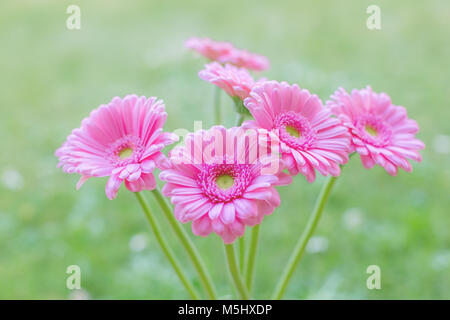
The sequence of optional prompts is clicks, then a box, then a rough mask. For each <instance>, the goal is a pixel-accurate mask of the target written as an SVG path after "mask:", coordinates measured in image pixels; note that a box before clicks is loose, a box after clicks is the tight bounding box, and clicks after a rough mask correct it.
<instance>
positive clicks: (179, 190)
mask: <svg viewBox="0 0 450 320" xmlns="http://www.w3.org/2000/svg"><path fill="white" fill-rule="evenodd" d="M252 131H253V133H254V134H253V135H248V134H247V135H246V133H245V132H244V130H243V129H242V128H237V127H234V128H231V129H225V128H224V127H222V126H215V127H212V128H211V129H210V130H208V131H204V130H203V131H197V132H195V133H193V134H189V135H188V136H187V137H186V138H185V143H184V146H179V147H176V148H175V149H173V150H172V151H171V152H170V155H169V157H170V162H171V167H170V168H168V169H165V170H163V171H162V172H161V174H160V176H159V177H160V179H161V180H163V181H166V182H167V183H166V184H165V185H164V188H163V190H162V191H163V194H164V195H165V196H168V197H171V201H172V203H173V204H174V206H175V211H174V212H175V217H176V218H177V219H178V220H179V221H181V222H182V223H186V222H188V221H192V231H193V232H194V234H196V235H200V236H207V235H209V234H210V233H211V232H215V233H217V234H218V235H220V237H222V239H223V241H224V242H225V243H231V242H233V241H234V240H235V239H236V237H239V236H242V235H243V234H244V232H245V226H246V225H248V226H253V225H255V224H258V223H260V222H261V220H262V219H263V217H264V215H267V214H271V213H272V212H273V210H274V208H275V207H277V206H279V204H280V197H279V194H278V192H277V191H276V190H275V188H274V186H276V185H285V184H288V183H290V182H291V178H290V176H289V175H287V174H285V173H282V172H281V170H282V168H283V167H282V162H281V161H280V159H279V155H278V154H277V153H276V152H271V148H272V146H271V143H275V142H273V141H276V140H275V138H276V137H274V136H271V135H270V134H269V133H268V132H267V131H265V130H252ZM246 137H247V138H246ZM271 139H272V140H271ZM267 150H269V152H265V151H267Z"/></svg>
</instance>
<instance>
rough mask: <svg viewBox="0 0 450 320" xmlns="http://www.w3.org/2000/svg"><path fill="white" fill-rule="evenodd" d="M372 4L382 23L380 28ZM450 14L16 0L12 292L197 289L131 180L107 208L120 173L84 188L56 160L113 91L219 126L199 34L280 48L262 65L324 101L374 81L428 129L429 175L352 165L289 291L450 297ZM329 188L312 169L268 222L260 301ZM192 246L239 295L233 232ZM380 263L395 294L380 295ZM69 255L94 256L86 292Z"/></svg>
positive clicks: (8, 39) (5, 183)
mask: <svg viewBox="0 0 450 320" xmlns="http://www.w3.org/2000/svg"><path fill="white" fill-rule="evenodd" d="M70 4H77V5H79V6H80V8H81V29H80V30H68V29H67V28H66V19H67V18H68V16H69V15H68V14H67V13H66V8H67V6H68V5H70ZM371 4H376V5H379V6H380V8H381V19H382V20H381V26H382V29H381V30H368V29H367V27H366V19H367V17H368V14H367V13H366V8H367V6H368V5H371ZM449 15H450V2H449V1H446V0H442V1H414V2H412V1H395V2H394V1H375V0H371V1H361V0H355V1H339V2H338V1H299V0H293V1H276V2H275V1H261V0H260V1H239V0H229V1H226V2H223V1H222V2H214V1H188V0H180V1H145V2H144V1H127V2H123V1H31V0H29V1H2V2H1V4H0V40H1V41H0V107H1V116H0V135H1V137H2V139H1V141H2V142H1V144H2V152H1V153H0V298H26V299H74V298H91V299H110V298H114V299H115V298H118V299H125V298H132V299H157V298H188V295H187V294H186V292H185V291H184V289H183V287H182V286H181V284H180V282H179V281H178V279H177V278H176V276H175V274H174V272H173V271H172V269H171V268H170V265H169V264H168V262H167V261H166V259H165V257H164V256H163V255H162V254H161V251H160V250H159V248H158V246H157V243H156V241H155V239H154V237H153V235H152V234H151V233H150V232H149V228H148V227H147V224H146V221H145V218H144V215H143V214H142V212H141V209H140V208H139V206H138V204H137V202H136V200H135V198H134V196H133V195H132V194H131V193H129V192H127V191H126V190H125V188H124V187H122V188H121V190H120V192H119V195H118V197H117V199H116V200H114V201H109V200H108V199H107V198H106V197H105V194H104V186H105V182H106V179H91V180H90V181H88V182H87V183H86V184H85V185H84V186H83V188H82V189H81V190H80V191H76V190H75V183H76V181H77V179H78V177H77V176H75V175H67V174H64V173H63V172H62V171H61V170H59V169H57V168H56V164H57V160H56V158H55V157H54V155H53V153H54V151H55V149H56V148H57V147H59V146H60V144H61V143H62V142H63V141H64V139H65V137H66V136H67V135H68V134H69V133H70V132H71V130H72V129H73V128H75V127H78V126H79V125H80V122H81V120H82V119H83V118H84V117H85V116H87V115H88V114H89V112H90V111H91V110H92V109H93V108H96V107H97V106H98V105H99V104H101V103H107V102H109V101H110V100H111V98H112V97H113V96H115V95H119V96H123V95H125V94H128V93H136V94H139V95H147V96H152V95H155V96H158V97H161V98H163V99H164V100H165V102H166V107H167V111H168V113H169V117H168V122H167V125H166V129H167V130H174V129H177V128H186V129H188V130H192V129H193V121H194V120H202V121H203V124H204V127H205V128H207V127H209V126H210V125H211V124H212V119H213V115H212V108H211V103H212V100H213V87H212V85H210V84H208V83H206V82H204V81H202V80H200V79H199V78H198V77H197V72H198V71H199V70H200V69H201V68H202V65H203V64H204V62H205V61H204V60H203V59H202V58H199V57H197V56H195V55H194V54H192V53H190V52H187V51H186V50H185V49H184V48H183V42H184V40H185V39H186V38H188V37H190V36H194V35H195V36H208V37H211V38H213V39H217V40H227V41H231V42H233V43H234V44H235V45H236V46H237V47H241V48H246V49H248V50H251V51H253V52H257V53H261V54H264V55H266V56H267V57H269V59H270V60H271V64H272V66H271V69H270V70H269V71H268V72H265V73H263V74H261V75H262V76H265V77H267V78H270V79H276V80H286V81H288V82H291V83H293V82H296V83H298V84H299V85H300V86H301V87H305V88H308V89H309V90H310V91H312V92H314V93H317V94H318V95H319V96H320V97H321V98H322V99H323V100H324V101H326V99H327V98H328V96H329V95H330V94H331V93H332V92H333V91H334V90H335V89H336V88H337V87H338V86H343V87H344V88H346V89H352V88H354V87H355V88H361V87H364V86H366V85H367V84H370V85H371V86H372V87H373V88H374V90H375V91H385V92H387V93H389V94H390V95H391V97H392V99H393V102H394V103H395V104H398V105H403V106H405V107H406V108H407V109H408V112H409V116H410V117H412V118H415V119H417V121H418V122H419V124H420V127H421V130H420V132H419V134H418V137H419V138H420V139H422V140H423V141H425V143H426V145H427V148H426V149H425V150H424V152H423V153H422V154H423V162H422V163H420V164H414V171H413V173H405V172H403V171H402V172H400V173H399V175H398V176H397V177H391V176H389V175H388V174H387V173H385V171H384V170H383V169H381V168H379V167H377V168H374V169H373V170H370V171H367V170H365V169H363V167H362V165H361V163H360V160H359V159H358V157H353V158H352V159H351V161H350V162H349V164H348V165H347V166H346V168H345V170H344V171H343V174H342V177H341V178H339V180H338V183H337V185H336V189H335V190H334V191H333V194H332V196H331V198H330V201H329V205H328V206H327V208H326V210H325V212H324V216H323V217H322V220H321V222H320V225H319V228H318V229H317V231H316V233H315V235H314V238H312V240H311V242H310V244H309V246H308V250H307V252H306V254H305V256H304V258H303V260H302V261H301V263H300V265H299V268H298V269H297V272H296V273H295V276H294V278H293V279H292V282H291V284H290V286H289V287H288V290H287V292H286V296H285V297H286V298H290V299H320V298H331V299H344V298H350V299H405V298H408V299H409V298H417V299H422V298H423V299H431V298H437V299H449V298H450V233H449V227H450V217H449V208H450V201H449V199H450V197H449V188H450V166H449V164H450V161H449V159H450V125H449V120H450V111H449V110H450V108H449V107H450V106H449V102H450V90H449V82H450V81H449V80H450V76H449V69H448V63H449V57H450V42H449V36H448V35H449V32H450V19H449ZM222 105H223V109H224V110H225V112H226V114H227V117H226V123H225V124H226V125H231V124H232V123H233V122H234V114H233V109H232V102H231V100H230V99H229V98H227V97H225V96H223V99H222ZM322 181H323V178H322V177H319V178H318V179H317V180H316V182H315V183H313V184H308V183H307V182H306V181H305V179H304V178H303V177H301V176H298V177H296V178H295V179H294V183H293V184H292V185H291V186H289V187H284V188H281V189H280V192H281V197H282V204H281V207H280V208H279V209H278V210H276V212H275V213H274V214H273V215H271V216H269V217H267V218H266V219H265V220H264V223H263V225H262V231H261V233H262V238H261V242H260V250H259V252H258V256H257V259H258V260H257V263H258V264H257V267H256V282H255V286H254V289H255V290H254V295H255V297H256V298H268V297H269V295H270V293H271V291H272V289H273V287H274V285H275V282H276V280H277V278H278V276H279V273H280V271H281V270H282V268H283V266H284V264H285V263H286V261H287V258H288V255H289V253H290V251H291V249H292V248H293V246H294V243H295V241H296V239H297V237H298V235H299V234H300V233H301V231H302V228H303V227H304V225H305V222H306V219H307V217H308V214H309V212H310V211H311V209H312V206H313V204H314V200H315V197H316V195H317V194H318V191H319V189H320V186H321V183H322ZM147 195H148V196H149V199H151V197H150V194H149V193H147ZM152 204H154V203H152ZM159 217H160V218H162V216H161V215H160V216H159ZM160 221H161V223H164V221H163V219H160ZM166 227H167V226H166ZM186 228H188V230H189V226H186ZM167 230H170V229H167ZM189 233H190V231H189ZM167 236H168V237H170V238H171V239H172V240H173V237H172V235H171V234H170V232H169V231H167ZM194 241H195V243H196V244H197V245H198V247H199V249H200V251H201V252H202V253H203V254H204V256H205V259H206V264H207V266H208V268H209V269H210V271H211V273H212V275H213V277H214V279H215V280H216V283H217V287H218V293H219V296H220V297H222V298H231V297H234V292H233V289H232V288H231V286H230V284H229V281H228V275H227V271H226V269H225V267H224V257H223V249H222V244H221V241H220V239H219V238H218V237H217V236H216V235H213V236H210V237H208V238H199V237H195V239H194ZM173 245H174V247H175V251H176V253H177V254H178V255H179V258H180V260H181V261H182V263H183V265H185V267H186V272H187V273H188V274H189V276H190V277H191V278H192V280H193V281H194V283H195V285H196V286H197V287H198V288H199V289H200V284H199V282H198V280H197V277H196V274H195V272H194V270H193V269H192V268H191V265H190V263H189V261H188V259H187V257H186V255H185V254H184V252H183V251H182V250H181V248H180V246H179V245H178V244H177V243H176V242H173ZM372 264H376V265H378V266H380V268H381V285H382V288H381V290H368V289H367V288H366V279H367V277H368V276H369V275H368V274H367V273H366V268H367V266H369V265H372ZM69 265H79V266H80V267H81V273H82V279H81V285H82V288H83V289H82V290H78V291H77V290H75V291H71V290H68V289H67V288H66V278H67V276H68V275H67V274H66V268H67V266H69Z"/></svg>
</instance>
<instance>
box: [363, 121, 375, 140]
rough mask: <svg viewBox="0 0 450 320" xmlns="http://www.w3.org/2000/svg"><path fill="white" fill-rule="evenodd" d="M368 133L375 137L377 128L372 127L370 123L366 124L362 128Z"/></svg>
mask: <svg viewBox="0 0 450 320" xmlns="http://www.w3.org/2000/svg"><path fill="white" fill-rule="evenodd" d="M364 130H366V132H367V133H368V134H370V135H371V136H372V137H376V136H377V135H378V131H377V129H375V128H374V127H372V126H371V125H369V124H367V125H366V126H365V128H364Z"/></svg>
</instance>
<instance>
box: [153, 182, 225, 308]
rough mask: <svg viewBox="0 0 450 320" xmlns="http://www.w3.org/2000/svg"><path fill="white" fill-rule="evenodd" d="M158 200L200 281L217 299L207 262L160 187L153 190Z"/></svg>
mask: <svg viewBox="0 0 450 320" xmlns="http://www.w3.org/2000/svg"><path fill="white" fill-rule="evenodd" d="M152 193H153V195H154V197H155V199H156V201H157V202H158V204H159V206H160V207H161V209H162V211H163V213H164V215H165V216H166V218H167V220H168V221H169V224H170V225H171V227H172V229H173V230H174V231H175V234H176V235H177V237H178V239H179V240H180V242H181V243H182V245H183V247H184V249H185V250H186V252H187V253H188V255H189V257H190V258H191V260H192V263H193V264H194V267H195V269H196V270H197V272H198V275H199V277H200V281H201V282H202V285H203V287H204V288H205V290H206V292H207V294H208V296H209V298H210V299H212V300H215V299H217V298H216V290H215V288H214V284H213V282H212V280H211V277H210V275H209V273H208V271H207V269H206V267H205V264H204V262H203V260H202V258H201V257H200V254H199V253H198V251H197V248H196V247H195V246H194V244H193V243H192V241H191V239H190V238H189V236H188V235H187V233H186V231H185V230H184V229H183V227H182V226H181V225H180V223H179V222H178V221H177V220H176V219H175V216H174V215H173V213H172V209H171V208H170V206H169V204H168V203H167V199H166V198H165V197H164V196H163V195H162V194H161V191H160V190H159V189H158V187H157V188H156V189H154V190H153V191H152Z"/></svg>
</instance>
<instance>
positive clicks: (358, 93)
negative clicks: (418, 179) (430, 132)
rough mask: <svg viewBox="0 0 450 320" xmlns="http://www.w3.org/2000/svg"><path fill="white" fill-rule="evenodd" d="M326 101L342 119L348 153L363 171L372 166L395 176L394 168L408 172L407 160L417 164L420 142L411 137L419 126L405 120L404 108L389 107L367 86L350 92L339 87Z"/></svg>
mask: <svg viewBox="0 0 450 320" xmlns="http://www.w3.org/2000/svg"><path fill="white" fill-rule="evenodd" d="M331 98H332V100H330V101H328V102H327V106H328V107H329V108H330V109H331V110H332V112H333V113H334V114H335V115H337V116H339V118H340V119H342V122H343V124H344V125H345V126H346V127H347V128H348V130H349V132H350V134H351V151H352V152H353V151H356V152H358V153H359V155H360V157H361V161H362V163H363V165H364V167H366V168H367V169H370V168H372V167H373V166H374V165H375V164H379V165H380V166H382V167H383V168H384V169H385V170H386V171H387V172H388V173H389V174H390V175H393V176H395V175H396V174H397V171H398V167H400V168H402V169H403V170H405V171H408V172H409V171H411V170H412V166H411V164H410V163H409V162H408V159H412V160H415V161H421V160H422V157H421V156H420V154H419V151H418V150H420V149H423V148H424V147H425V145H424V143H423V142H422V141H420V140H418V139H416V138H415V134H416V133H417V131H418V130H419V126H418V125H417V122H416V121H415V120H412V119H409V118H408V115H407V113H406V109H405V108H404V107H400V106H396V105H393V104H392V102H391V98H390V97H389V96H388V95H387V94H385V93H375V92H373V91H372V89H371V88H370V87H367V88H366V89H361V90H356V89H355V90H352V92H351V94H349V93H347V92H346V91H345V90H344V89H342V88H340V89H339V90H337V91H336V92H335V93H334V94H333V95H332V96H331Z"/></svg>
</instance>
